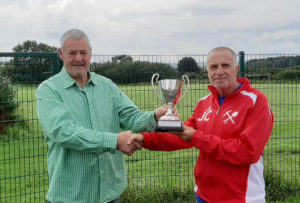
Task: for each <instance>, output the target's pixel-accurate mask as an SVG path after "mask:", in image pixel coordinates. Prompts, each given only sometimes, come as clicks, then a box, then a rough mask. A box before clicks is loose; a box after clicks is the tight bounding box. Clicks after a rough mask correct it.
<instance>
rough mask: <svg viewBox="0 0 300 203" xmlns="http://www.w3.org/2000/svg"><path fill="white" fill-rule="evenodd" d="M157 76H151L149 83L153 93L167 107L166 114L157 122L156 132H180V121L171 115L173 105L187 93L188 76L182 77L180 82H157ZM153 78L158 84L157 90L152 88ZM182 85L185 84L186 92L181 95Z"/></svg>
mask: <svg viewBox="0 0 300 203" xmlns="http://www.w3.org/2000/svg"><path fill="white" fill-rule="evenodd" d="M158 77H159V74H158V73H155V74H153V76H152V79H151V83H152V87H153V90H154V92H155V93H156V94H157V95H158V96H159V97H160V99H161V100H162V102H163V103H166V104H167V105H168V111H167V113H166V114H165V115H164V116H162V117H161V118H160V119H159V120H158V121H157V126H156V129H155V130H156V131H182V130H183V124H182V122H181V121H180V119H179V118H178V117H177V116H175V115H173V113H172V109H173V105H176V104H177V103H178V102H179V101H180V100H181V99H182V98H183V96H184V95H185V94H186V93H187V91H188V89H189V85H190V81H189V78H188V76H186V75H183V76H182V80H174V79H164V80H158ZM154 78H156V82H157V84H158V87H159V88H158V90H156V88H155V86H154V82H153V81H154ZM183 83H187V87H186V90H185V92H184V94H183V95H181V94H182V87H183Z"/></svg>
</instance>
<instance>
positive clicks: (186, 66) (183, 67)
mask: <svg viewBox="0 0 300 203" xmlns="http://www.w3.org/2000/svg"><path fill="white" fill-rule="evenodd" d="M177 69H178V71H179V72H180V73H187V72H199V71H200V69H199V67H198V64H197V62H196V61H195V59H194V58H192V57H183V58H182V59H181V60H180V61H179V62H178V64H177Z"/></svg>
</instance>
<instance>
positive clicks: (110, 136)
mask: <svg viewBox="0 0 300 203" xmlns="http://www.w3.org/2000/svg"><path fill="white" fill-rule="evenodd" d="M100 136H102V143H103V147H104V148H110V149H116V148H117V142H118V134H116V133H103V134H102V135H100Z"/></svg>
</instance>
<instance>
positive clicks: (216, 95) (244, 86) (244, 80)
mask: <svg viewBox="0 0 300 203" xmlns="http://www.w3.org/2000/svg"><path fill="white" fill-rule="evenodd" d="M236 81H237V82H238V83H240V84H242V86H241V88H239V89H238V90H237V91H236V92H234V93H233V94H231V95H228V97H229V96H230V97H231V96H233V95H236V94H237V93H239V92H240V91H242V90H245V89H248V88H249V87H250V81H249V80H248V79H247V78H245V77H240V78H237V80H236ZM208 89H209V91H210V92H211V94H212V96H213V97H214V98H219V92H218V90H217V88H215V87H214V86H213V85H208Z"/></svg>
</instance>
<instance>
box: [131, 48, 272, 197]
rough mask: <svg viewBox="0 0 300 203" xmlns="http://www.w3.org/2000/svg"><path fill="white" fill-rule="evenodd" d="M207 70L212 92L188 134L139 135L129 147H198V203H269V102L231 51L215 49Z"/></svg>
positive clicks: (196, 111) (186, 125)
mask: <svg viewBox="0 0 300 203" xmlns="http://www.w3.org/2000/svg"><path fill="white" fill-rule="evenodd" d="M207 71H208V77H209V80H210V82H211V85H209V86H208V89H209V90H210V92H211V93H210V94H208V95H207V96H205V97H203V98H201V99H200V101H199V102H198V104H197V105H196V107H195V109H194V113H193V114H192V116H191V117H190V118H189V119H188V120H187V121H185V123H184V131H182V132H180V133H179V132H172V133H154V132H152V133H143V134H142V135H141V134H135V135H134V136H132V137H131V138H130V140H129V143H130V142H133V141H140V142H143V147H144V148H147V149H150V150H164V151H173V150H178V149H186V148H191V147H195V148H197V149H199V158H198V161H197V163H196V166H195V168H194V175H195V182H196V186H195V194H196V199H197V202H201V203H202V202H208V203H213V202H218V203H219V202H221V203H244V202H247V203H249V202H253V203H254V202H255V203H261V202H265V182H264V177H263V168H264V167H263V157H262V155H263V150H264V147H265V145H266V143H267V141H268V139H269V137H270V135H271V131H272V128H273V122H274V115H273V113H272V111H271V109H270V107H269V104H268V100H267V98H266V96H265V95H264V94H263V93H262V92H260V91H259V90H257V89H255V88H253V87H252V86H251V85H250V82H249V80H248V79H247V78H237V74H238V71H239V65H238V63H237V59H236V54H235V53H234V51H233V50H231V49H230V48H227V47H217V48H214V49H213V50H211V51H210V52H209V54H208V57H207ZM175 134H176V135H175Z"/></svg>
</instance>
